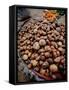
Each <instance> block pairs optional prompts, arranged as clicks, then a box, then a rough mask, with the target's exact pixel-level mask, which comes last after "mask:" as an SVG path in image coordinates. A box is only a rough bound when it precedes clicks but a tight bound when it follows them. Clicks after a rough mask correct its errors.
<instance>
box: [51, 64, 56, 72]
mask: <svg viewBox="0 0 69 90" xmlns="http://www.w3.org/2000/svg"><path fill="white" fill-rule="evenodd" d="M50 71H51V72H57V71H58V67H57V65H55V64H51V65H50Z"/></svg>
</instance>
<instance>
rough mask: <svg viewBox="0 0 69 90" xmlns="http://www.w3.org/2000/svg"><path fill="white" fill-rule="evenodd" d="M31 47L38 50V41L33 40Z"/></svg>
mask: <svg viewBox="0 0 69 90" xmlns="http://www.w3.org/2000/svg"><path fill="white" fill-rule="evenodd" d="M33 48H34V49H35V50H38V49H39V48H40V46H39V43H38V42H35V43H34V44H33Z"/></svg>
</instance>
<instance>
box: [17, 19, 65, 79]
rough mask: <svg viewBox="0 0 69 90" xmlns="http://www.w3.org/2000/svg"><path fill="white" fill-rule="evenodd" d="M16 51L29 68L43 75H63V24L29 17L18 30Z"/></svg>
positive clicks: (53, 77) (60, 77) (55, 77)
mask: <svg viewBox="0 0 69 90" xmlns="http://www.w3.org/2000/svg"><path fill="white" fill-rule="evenodd" d="M17 42H18V51H19V53H20V55H21V58H22V60H23V61H24V62H25V63H26V64H27V66H28V68H29V69H30V70H34V71H36V72H38V73H39V74H40V75H42V76H45V77H51V78H52V79H62V78H63V77H64V75H65V25H64V24H62V23H58V22H49V21H47V20H46V19H45V18H35V19H30V20H29V21H28V22H27V23H26V24H25V25H24V26H23V27H22V30H20V31H19V32H18V41H17Z"/></svg>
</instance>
